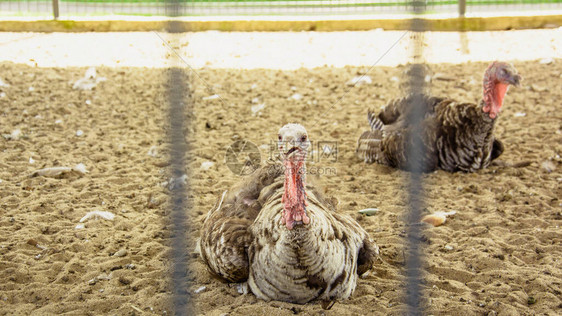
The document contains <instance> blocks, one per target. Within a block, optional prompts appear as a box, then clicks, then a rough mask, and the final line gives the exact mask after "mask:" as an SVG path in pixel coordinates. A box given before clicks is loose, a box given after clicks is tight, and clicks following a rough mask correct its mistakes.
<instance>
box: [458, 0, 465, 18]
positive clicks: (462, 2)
mask: <svg viewBox="0 0 562 316" xmlns="http://www.w3.org/2000/svg"><path fill="white" fill-rule="evenodd" d="M465 13H466V0H459V17H461V18H462V17H464V14H465Z"/></svg>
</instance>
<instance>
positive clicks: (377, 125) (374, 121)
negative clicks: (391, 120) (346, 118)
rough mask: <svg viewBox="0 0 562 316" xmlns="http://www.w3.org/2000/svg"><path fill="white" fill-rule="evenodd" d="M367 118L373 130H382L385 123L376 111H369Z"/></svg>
mask: <svg viewBox="0 0 562 316" xmlns="http://www.w3.org/2000/svg"><path fill="white" fill-rule="evenodd" d="M367 120H368V121H369V125H370V126H371V130H372V131H382V128H383V127H384V123H383V122H382V121H381V120H380V119H379V118H378V117H377V116H376V115H375V112H373V111H369V112H367Z"/></svg>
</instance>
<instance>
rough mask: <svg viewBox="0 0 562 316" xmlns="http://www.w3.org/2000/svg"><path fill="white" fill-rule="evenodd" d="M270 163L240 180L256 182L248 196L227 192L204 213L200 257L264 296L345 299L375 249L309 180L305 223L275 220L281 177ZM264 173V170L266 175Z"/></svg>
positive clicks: (300, 299)
mask: <svg viewBox="0 0 562 316" xmlns="http://www.w3.org/2000/svg"><path fill="white" fill-rule="evenodd" d="M277 167H278V166H277ZM272 168H273V169H272ZM274 168H276V167H271V166H270V167H264V168H262V170H259V171H256V173H257V174H258V175H252V176H251V178H250V179H248V180H245V182H246V183H249V182H251V181H252V179H254V180H257V179H261V180H262V181H261V182H260V183H261V184H260V185H259V186H255V187H256V188H258V189H259V193H258V194H257V195H256V194H255V190H252V192H253V193H252V196H251V197H252V198H255V199H248V197H249V196H246V197H244V198H242V197H241V196H236V194H229V197H227V199H225V201H224V203H222V206H221V207H220V208H217V207H215V208H214V209H213V210H212V211H211V213H210V214H209V215H208V217H207V219H206V220H205V223H204V225H203V230H202V232H201V240H200V248H201V257H202V258H203V261H204V262H205V263H206V264H207V266H208V268H209V270H210V271H211V272H212V273H213V274H215V275H218V276H220V277H221V278H223V279H226V280H227V281H230V282H241V281H244V280H246V279H248V284H249V286H250V289H251V290H252V292H253V293H254V294H255V295H256V296H257V297H258V298H260V299H263V300H280V301H287V302H292V303H300V304H303V303H306V302H309V301H311V300H314V299H322V300H334V299H345V298H347V297H349V296H350V295H351V294H352V293H353V291H354V290H355V287H356V285H357V277H358V275H360V274H363V273H365V272H366V271H368V270H369V269H370V268H371V267H372V265H373V263H374V261H375V259H376V257H377V256H378V253H379V250H378V247H377V246H376V244H375V243H374V242H373V241H371V239H370V237H369V235H368V234H367V232H366V231H365V230H364V229H363V228H361V226H360V225H359V224H358V223H357V222H356V221H355V220H353V219H352V218H351V217H348V216H345V215H341V214H338V213H336V212H335V209H334V206H333V205H332V203H330V202H328V200H326V199H325V198H324V197H323V196H322V195H321V194H320V193H319V192H317V191H316V190H315V188H314V186H313V185H312V184H310V183H309V184H307V189H306V192H307V196H308V206H307V214H308V216H309V217H310V219H311V222H310V224H308V225H305V226H302V225H297V226H295V227H294V228H293V229H292V230H288V229H287V228H286V226H285V225H284V224H282V223H281V216H282V211H283V203H282V201H281V198H282V196H283V179H284V178H283V177H284V176H283V175H282V174H281V173H278V172H272V171H271V170H276V169H274ZM263 169H266V170H263ZM260 174H261V175H260ZM265 174H270V175H271V177H270V178H268V179H267V181H265V179H264V178H263V175H265ZM245 186H246V187H247V185H245ZM237 187H240V186H237ZM234 191H235V192H236V190H234ZM238 192H240V193H243V192H244V194H247V193H245V192H247V191H238ZM249 200H251V203H248V202H250V201H249ZM236 201H245V202H236ZM218 205H220V203H218Z"/></svg>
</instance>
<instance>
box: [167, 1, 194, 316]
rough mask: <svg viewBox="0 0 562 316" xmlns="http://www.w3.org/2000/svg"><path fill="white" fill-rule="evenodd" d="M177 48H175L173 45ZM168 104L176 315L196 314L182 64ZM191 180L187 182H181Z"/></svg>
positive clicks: (175, 27) (171, 4)
mask: <svg viewBox="0 0 562 316" xmlns="http://www.w3.org/2000/svg"><path fill="white" fill-rule="evenodd" d="M179 13H180V1H179V0H167V1H166V15H167V16H168V17H176V16H178V15H179ZM167 30H168V32H169V33H172V34H173V33H180V32H183V29H182V25H181V24H180V23H178V22H177V21H173V20H170V21H168V25H167ZM172 46H174V45H172ZM168 75H169V76H168V80H169V81H168V91H167V95H168V102H169V116H170V134H169V137H170V138H169V139H170V142H171V153H170V166H171V171H172V178H173V179H176V181H174V185H173V186H172V187H171V192H170V194H171V201H170V202H171V212H170V221H171V225H172V237H171V238H172V244H171V246H172V258H171V259H172V275H171V278H172V285H173V304H174V315H181V316H184V315H195V314H194V313H193V309H192V305H191V304H190V296H189V295H190V294H189V291H188V287H189V280H190V278H191V276H190V271H189V266H188V260H189V257H188V254H187V252H188V244H189V241H190V239H189V238H190V225H189V222H188V218H187V212H188V211H189V209H190V205H189V203H188V199H187V192H188V190H189V176H188V175H187V172H186V160H185V159H186V154H187V141H186V137H187V135H186V134H185V133H186V131H187V128H186V125H188V124H189V122H188V121H187V115H186V112H185V110H186V101H187V99H188V95H187V94H186V91H188V89H187V88H186V87H187V84H188V83H187V75H186V74H185V72H184V71H183V68H182V67H181V64H180V61H179V60H176V62H175V65H173V67H171V68H170V69H169V71H168ZM184 177H187V181H186V182H183V181H181V180H180V179H182V178H184Z"/></svg>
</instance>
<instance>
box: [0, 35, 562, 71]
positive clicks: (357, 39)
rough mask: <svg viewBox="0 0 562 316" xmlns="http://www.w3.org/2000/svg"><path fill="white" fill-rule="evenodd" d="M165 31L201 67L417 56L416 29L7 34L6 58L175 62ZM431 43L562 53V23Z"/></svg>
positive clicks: (469, 52)
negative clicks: (412, 45)
mask: <svg viewBox="0 0 562 316" xmlns="http://www.w3.org/2000/svg"><path fill="white" fill-rule="evenodd" d="M161 37H162V38H164V39H165V40H170V41H172V42H177V44H175V45H174V47H175V48H176V49H177V50H178V51H179V52H180V53H181V55H182V57H183V58H184V60H185V61H186V62H187V63H188V64H189V65H190V66H191V67H194V68H235V69H237V68H242V69H259V68H267V69H291V70H296V69H299V68H302V67H304V68H314V67H324V66H334V67H344V66H372V65H374V64H375V63H376V64H377V65H379V66H396V65H399V64H404V63H406V62H408V60H409V56H410V54H411V51H410V50H409V43H410V41H409V35H406V36H405V32H403V31H383V30H372V31H364V32H251V33H244V32H231V33H222V32H215V31H209V32H199V33H183V34H180V35H177V36H175V37H172V36H167V35H166V34H161V33H155V32H148V33H143V32H131V33H79V34H75V33H46V34H42V33H0V60H2V61H12V62H15V63H23V64H28V65H31V66H35V65H37V66H39V67H67V66H109V67H122V66H130V67H151V68H153V67H154V68H161V67H168V66H170V65H171V64H173V59H172V58H170V57H175V56H173V55H174V54H172V53H171V52H170V50H169V49H168V47H166V46H165V45H164V44H163V43H162V39H161ZM425 41H426V46H425V50H424V54H425V57H426V61H427V62H428V63H444V62H446V63H461V62H468V61H490V60H494V59H503V60H536V59H540V58H562V28H556V29H544V30H520V31H498V32H466V33H456V32H428V33H426V34H425ZM394 44H396V46H395V47H393V48H392V50H390V51H389V49H390V48H391V47H392V46H393V45H394ZM387 52H388V53H387ZM385 53H387V54H386V55H385Z"/></svg>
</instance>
